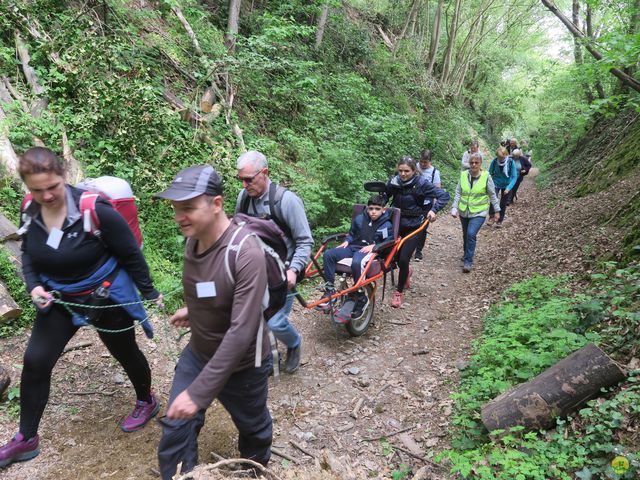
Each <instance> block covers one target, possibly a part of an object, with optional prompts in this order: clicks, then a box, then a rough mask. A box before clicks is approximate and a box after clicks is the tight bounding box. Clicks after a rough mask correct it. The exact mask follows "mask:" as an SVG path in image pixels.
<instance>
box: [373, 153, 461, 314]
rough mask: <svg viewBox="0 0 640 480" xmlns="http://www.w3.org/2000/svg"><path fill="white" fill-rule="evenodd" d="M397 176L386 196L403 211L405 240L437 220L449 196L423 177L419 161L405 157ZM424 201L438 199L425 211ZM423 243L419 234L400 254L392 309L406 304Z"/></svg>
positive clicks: (402, 227) (401, 233) (401, 214)
mask: <svg viewBox="0 0 640 480" xmlns="http://www.w3.org/2000/svg"><path fill="white" fill-rule="evenodd" d="M397 171H398V175H396V176H395V177H393V178H392V179H391V180H389V182H387V192H386V193H387V197H388V198H390V199H391V206H392V207H396V208H399V209H400V212H401V213H400V236H401V237H406V236H407V235H409V234H410V233H411V232H413V231H414V230H416V229H417V228H418V227H419V226H420V225H422V223H423V222H424V217H425V216H426V217H427V218H428V219H429V221H430V222H434V221H435V220H436V213H437V212H438V211H439V210H441V209H442V208H443V207H444V206H445V205H446V204H447V202H448V201H449V194H448V193H447V192H445V191H444V190H443V189H441V188H438V187H436V186H434V185H433V184H432V183H431V182H429V181H428V180H427V179H425V178H424V177H422V176H421V175H420V172H419V170H418V166H417V165H416V161H415V160H414V159H413V158H411V157H402V159H401V160H400V161H399V162H398V165H397ZM425 199H435V202H433V203H432V206H431V209H430V210H429V211H425V210H424V208H423V206H424V203H425ZM419 241H420V235H414V236H413V237H411V238H409V239H408V240H407V241H406V242H405V243H404V244H403V245H402V248H401V249H400V252H398V270H399V272H398V284H397V286H396V291H395V292H393V297H392V298H391V306H392V307H395V308H398V307H401V306H402V303H403V302H404V289H405V288H407V287H408V286H409V276H410V270H409V261H410V260H411V256H412V255H413V252H414V251H415V249H416V246H417V245H418V242H419Z"/></svg>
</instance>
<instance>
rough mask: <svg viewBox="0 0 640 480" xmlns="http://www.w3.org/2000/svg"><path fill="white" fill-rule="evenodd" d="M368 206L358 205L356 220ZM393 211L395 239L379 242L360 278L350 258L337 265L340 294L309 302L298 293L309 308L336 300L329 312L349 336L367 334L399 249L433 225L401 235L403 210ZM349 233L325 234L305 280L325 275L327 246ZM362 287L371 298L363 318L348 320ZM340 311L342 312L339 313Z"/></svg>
mask: <svg viewBox="0 0 640 480" xmlns="http://www.w3.org/2000/svg"><path fill="white" fill-rule="evenodd" d="M365 190H367V191H372V192H384V191H385V184H384V183H382V182H368V183H366V184H365ZM366 208H367V206H366V205H362V204H356V205H354V206H353V212H352V218H351V219H352V221H353V220H354V219H355V218H356V217H357V216H358V215H359V214H361V213H362V212H363V211H364V210H365V209H366ZM389 210H390V211H391V223H392V225H393V238H392V239H391V240H387V241H385V242H383V243H379V244H377V245H376V246H375V247H374V249H373V251H372V252H371V255H370V257H369V259H368V261H367V262H366V264H365V265H364V267H363V268H362V274H361V275H360V278H357V279H356V278H353V276H352V273H351V259H350V258H349V259H345V260H341V261H340V262H338V263H337V265H336V293H335V294H333V295H332V296H331V297H323V298H321V299H318V300H315V301H309V302H307V301H306V300H305V299H304V298H303V297H302V295H301V294H300V293H299V292H298V293H296V296H297V298H298V301H299V302H300V303H301V304H302V306H304V307H305V308H310V309H311V308H316V307H319V306H320V305H322V304H325V303H326V302H327V301H328V300H329V301H332V305H331V306H330V308H328V309H326V311H325V313H327V314H328V315H329V316H330V317H331V320H332V322H333V323H335V324H344V326H345V328H346V329H347V332H349V335H351V336H353V337H359V336H361V335H363V334H364V333H365V332H366V331H367V330H368V329H369V326H370V325H371V323H372V321H373V313H374V309H375V304H376V293H377V291H378V280H380V279H383V288H382V299H383V300H384V291H385V288H386V280H387V274H388V273H389V272H391V275H392V277H391V278H392V282H393V271H394V270H395V268H396V257H397V255H398V252H399V251H400V249H401V248H402V246H403V245H404V243H405V242H406V241H407V240H408V239H409V238H411V237H413V236H414V235H419V234H420V233H421V232H422V231H424V230H425V229H426V228H427V226H428V225H429V220H427V219H426V218H425V220H424V221H423V222H422V224H421V225H420V226H419V227H418V228H417V229H416V230H413V231H412V232H411V233H410V234H408V235H407V236H405V237H399V236H398V235H399V230H400V215H401V211H400V209H398V208H394V207H389ZM346 236H347V234H346V233H339V234H335V235H330V236H327V237H324V238H323V239H322V240H321V244H320V247H319V248H318V251H317V252H316V253H315V255H313V257H312V258H311V261H310V262H309V264H308V265H307V268H306V269H305V273H304V279H305V280H307V279H313V278H318V277H322V278H324V271H323V268H322V265H321V264H320V262H319V259H320V258H321V255H322V254H323V252H324V251H325V250H327V246H328V245H329V244H332V243H339V242H342V241H343V240H344V239H345V237H346ZM360 289H362V291H363V292H364V293H365V294H366V296H367V298H368V300H369V302H368V305H367V307H366V308H365V309H364V311H363V314H362V315H361V316H360V317H358V318H350V319H345V314H348V313H349V312H350V310H352V309H353V305H354V300H353V294H354V293H356V292H357V291H358V290H360ZM340 314H342V315H341V316H339V315H340ZM338 318H339V320H338Z"/></svg>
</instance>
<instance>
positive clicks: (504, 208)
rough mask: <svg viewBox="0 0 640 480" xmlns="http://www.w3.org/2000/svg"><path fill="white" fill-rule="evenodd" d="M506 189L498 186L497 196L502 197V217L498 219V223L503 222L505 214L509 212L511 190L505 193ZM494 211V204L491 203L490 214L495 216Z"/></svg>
mask: <svg viewBox="0 0 640 480" xmlns="http://www.w3.org/2000/svg"><path fill="white" fill-rule="evenodd" d="M505 190H506V189H505V188H498V187H496V196H497V197H498V198H499V199H500V217H499V219H498V223H502V221H503V220H504V216H505V214H506V213H507V206H508V205H509V200H510V199H511V192H509V193H505ZM493 213H494V210H493V205H489V216H493Z"/></svg>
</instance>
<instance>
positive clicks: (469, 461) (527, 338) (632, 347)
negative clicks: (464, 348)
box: [439, 264, 640, 480]
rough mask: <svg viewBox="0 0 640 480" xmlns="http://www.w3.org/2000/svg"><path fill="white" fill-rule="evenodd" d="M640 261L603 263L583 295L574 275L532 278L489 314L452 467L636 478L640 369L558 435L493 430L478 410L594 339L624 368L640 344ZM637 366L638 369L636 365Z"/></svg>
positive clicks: (505, 473) (461, 401) (460, 396)
mask: <svg viewBox="0 0 640 480" xmlns="http://www.w3.org/2000/svg"><path fill="white" fill-rule="evenodd" d="M638 280H640V267H638V266H635V267H628V268H623V269H617V268H616V266H615V264H608V265H605V268H604V270H603V271H602V273H598V274H593V275H592V276H591V277H590V286H589V288H588V289H587V290H586V291H585V293H582V294H576V293H574V292H573V289H574V288H575V284H572V283H570V281H569V279H568V278H565V277H558V278H547V277H534V278H532V279H530V280H527V281H524V282H520V283H517V284H515V285H514V286H513V287H512V288H511V289H510V290H508V291H507V292H506V298H505V300H504V301H503V302H502V303H501V304H500V305H499V306H496V307H493V308H492V309H491V310H490V311H489V313H488V315H487V317H486V319H485V331H484V334H483V335H482V337H481V338H480V339H479V341H478V342H477V344H476V347H475V350H476V351H475V354H474V356H473V357H472V360H471V363H470V366H469V368H468V369H467V370H465V372H464V376H463V378H462V381H461V386H460V390H459V392H458V393H456V394H454V399H455V400H456V413H455V416H454V420H453V424H454V426H455V433H454V439H453V441H452V449H450V450H447V451H445V452H442V453H441V454H440V455H439V458H441V459H447V460H448V462H450V465H451V467H452V471H453V472H458V473H460V474H461V475H462V476H463V477H464V478H474V479H494V478H498V479H505V480H506V479H514V478H515V479H522V480H525V479H532V480H533V479H540V480H542V479H550V478H552V479H572V478H576V477H578V478H581V479H586V478H612V479H613V478H616V479H623V478H629V479H630V478H636V475H637V474H638V472H639V471H640V458H639V457H638V456H637V453H636V452H637V439H636V438H635V436H634V435H635V433H634V432H635V427H634V422H635V420H634V419H637V418H638V414H640V370H637V369H636V370H632V371H631V372H629V378H628V379H627V381H626V382H625V383H624V384H623V385H622V388H621V389H619V390H618V389H616V390H615V391H612V392H609V393H607V394H606V395H605V397H604V398H602V399H598V400H593V401H590V402H588V404H587V406H586V407H585V408H583V409H581V410H580V411H579V412H577V413H576V414H575V415H574V416H573V417H570V418H568V419H566V420H558V423H557V427H556V429H555V430H551V431H546V432H543V431H540V432H526V433H525V432H524V431H523V429H522V428H521V427H515V428H512V429H510V430H509V431H507V432H505V431H496V432H492V433H491V435H488V434H487V432H486V431H484V428H483V426H482V423H481V421H480V408H481V407H482V405H483V404H485V403H486V402H488V401H489V400H491V399H492V398H494V397H496V396H497V395H499V394H500V393H502V392H503V391H505V390H507V389H508V388H510V387H512V386H514V385H516V384H518V383H521V382H524V381H527V380H529V379H531V378H533V377H534V376H536V375H537V374H539V373H541V372H542V371H544V370H545V369H546V368H548V367H549V366H551V365H553V364H555V363H556V362H557V361H559V360H561V359H562V358H564V357H566V356H567V355H568V354H569V353H571V352H573V351H575V350H577V349H578V348H580V347H582V346H583V345H585V344H586V343H588V342H596V343H598V344H599V345H600V346H601V347H602V348H604V349H605V350H606V351H607V352H608V353H609V354H612V355H614V356H615V358H617V359H618V360H619V361H621V362H622V363H623V364H626V363H628V361H629V360H630V359H631V358H632V357H633V356H635V355H637V352H638V351H639V349H640V332H639V331H638V329H637V325H638V322H639V320H640V314H639V313H638V311H639V309H640V283H639V282H638ZM636 368H637V367H636ZM616 455H623V456H625V457H626V458H627V459H628V460H629V462H631V469H630V470H629V471H628V472H627V473H625V474H624V475H619V476H616V475H615V474H614V473H613V471H612V468H611V461H612V460H613V458H614V457H615V456H616Z"/></svg>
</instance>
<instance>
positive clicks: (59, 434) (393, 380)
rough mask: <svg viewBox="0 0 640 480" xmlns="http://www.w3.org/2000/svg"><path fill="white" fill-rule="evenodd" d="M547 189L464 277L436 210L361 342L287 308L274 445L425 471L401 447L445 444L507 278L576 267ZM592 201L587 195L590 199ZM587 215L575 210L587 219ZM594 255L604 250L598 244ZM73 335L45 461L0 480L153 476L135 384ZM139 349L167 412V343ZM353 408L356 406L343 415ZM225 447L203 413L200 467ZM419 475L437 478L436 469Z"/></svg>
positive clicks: (375, 474)
mask: <svg viewBox="0 0 640 480" xmlns="http://www.w3.org/2000/svg"><path fill="white" fill-rule="evenodd" d="M556 194H557V195H558V198H560V196H561V195H562V194H563V192H562V191H558V192H548V191H547V192H543V193H540V192H538V191H537V190H536V189H535V188H534V186H533V182H532V181H531V179H527V180H526V181H525V183H524V184H523V186H522V188H521V191H520V198H521V200H520V201H519V202H518V203H517V204H516V205H514V206H513V207H511V208H510V209H509V210H508V212H507V220H506V221H505V227H504V228H503V229H500V230H497V229H494V228H489V227H484V228H483V229H482V230H481V233H480V235H479V240H478V248H477V252H476V266H475V268H474V271H473V272H472V273H471V274H464V273H462V270H461V262H460V257H461V254H462V238H461V233H460V226H459V221H458V220H456V219H453V218H452V217H450V216H449V215H445V214H441V215H440V216H439V218H438V221H437V222H436V223H435V224H433V225H432V226H431V227H430V231H431V233H432V235H430V236H429V238H428V241H427V246H426V248H425V261H423V262H421V263H414V264H413V268H414V274H413V278H412V286H411V290H410V291H409V292H408V293H407V301H406V304H405V306H404V307H403V308H401V309H392V308H390V307H389V306H388V302H389V299H390V291H389V290H387V297H386V299H385V301H384V302H381V301H380V299H378V305H377V306H376V316H375V318H376V324H375V325H374V326H373V327H372V328H371V329H370V330H369V332H367V334H365V335H364V336H363V337H360V338H356V339H352V338H350V337H349V336H348V335H347V333H346V332H345V331H344V330H342V329H336V328H334V327H333V326H332V325H331V324H330V320H328V317H326V316H324V315H322V314H320V313H318V312H315V311H308V310H304V309H302V308H300V307H299V306H298V307H296V310H295V315H294V317H293V319H294V320H293V321H294V323H295V324H296V325H297V326H298V327H299V328H300V330H301V332H302V334H303V339H304V340H303V342H304V344H303V352H304V353H303V364H302V367H301V368H300V370H299V372H298V373H296V374H295V375H293V376H288V375H282V376H281V379H280V382H279V383H278V384H277V385H274V386H272V388H271V390H270V407H271V411H272V415H273V417H274V446H275V447H276V448H277V449H279V450H281V451H284V452H286V453H287V454H288V455H290V456H292V457H295V458H296V459H298V460H299V461H300V462H301V463H302V465H303V466H304V465H309V466H310V465H312V462H313V459H312V458H311V457H310V456H308V455H306V454H305V453H302V452H301V451H300V450H298V449H296V448H294V446H293V445H292V443H291V441H294V442H295V443H297V444H299V445H300V446H302V447H303V448H305V449H306V450H308V451H309V452H310V453H312V454H318V453H319V452H320V450H321V449H322V448H328V449H330V450H332V451H333V452H334V453H336V454H337V455H339V456H343V455H344V456H348V458H349V460H350V462H351V464H352V466H353V468H355V469H356V471H357V472H360V473H361V474H362V478H365V477H369V478H391V472H392V471H393V470H394V469H398V468H399V465H400V464H404V465H408V466H409V467H412V468H413V470H414V471H415V470H416V469H417V468H418V467H420V466H423V465H425V464H426V465H429V463H428V462H425V461H423V460H419V459H418V458H416V457H415V456H412V455H411V454H409V453H406V451H411V450H412V449H413V450H415V453H416V454H417V455H418V456H423V457H426V458H431V456H432V455H433V454H434V453H435V452H437V451H439V450H441V449H442V448H444V447H446V445H447V441H448V439H447V427H448V425H449V417H450V415H451V404H452V401H451V400H450V398H449V396H450V394H451V393H452V391H453V390H454V389H455V386H456V384H457V379H458V376H459V370H460V369H461V368H464V366H465V361H466V359H467V358H468V356H469V354H470V344H471V341H472V340H473V339H474V338H476V337H477V336H478V334H479V332H480V331H481V319H482V316H483V315H484V313H485V311H486V310H487V309H488V308H489V306H490V304H491V303H492V302H493V301H495V300H496V298H497V297H498V295H499V293H500V292H501V291H502V290H503V288H504V287H505V286H507V285H509V284H510V283H512V282H513V281H516V280H517V279H518V278H522V277H524V276H527V275H529V274H531V273H535V272H542V273H551V272H556V271H558V270H560V271H562V270H567V271H568V270H573V269H575V268H579V264H580V263H581V260H582V256H583V254H584V252H583V250H584V249H583V248H582V245H581V244H579V243H578V242H572V241H571V236H572V232H573V234H575V236H576V238H579V239H580V240H581V241H582V242H586V241H587V240H588V239H585V238H584V235H582V234H583V233H584V232H583V231H582V230H581V228H580V225H579V224H578V227H576V228H575V229H574V230H571V229H570V228H568V227H566V226H562V225H556V224H555V219H551V218H550V217H553V216H558V215H561V214H562V212H563V211H564V210H566V208H570V207H571V205H572V204H577V202H576V201H574V200H567V201H566V202H565V203H564V204H563V207H562V208H550V206H552V205H548V203H549V202H552V203H553V198H554V195H556ZM562 198H564V197H562ZM598 201H601V199H597V198H596V199H594V200H593V202H594V205H596V204H597V202H598ZM583 202H584V201H583ZM588 207H589V205H586V207H585V208H587V209H588ZM574 217H576V216H575V215H572V218H574ZM580 218H582V217H580V216H577V220H580ZM588 220H589V217H588V216H585V219H584V221H585V222H587V221H588ZM543 222H544V223H543ZM558 241H560V242H561V243H560V245H558V244H557V242H558ZM534 242H535V243H534ZM533 245H535V248H536V250H537V255H536V256H535V257H532V255H531V248H532V246H533ZM602 248H608V246H607V245H606V244H602ZM592 251H593V249H592ZM158 330H161V329H158ZM162 333H163V332H160V334H162ZM83 340H89V341H92V342H93V345H92V346H91V347H89V348H85V349H82V350H78V351H74V352H69V353H67V354H66V355H64V356H63V357H62V359H61V360H60V362H59V363H58V365H57V366H56V369H55V371H54V378H53V386H52V393H51V400H50V402H49V405H48V407H47V410H46V411H45V416H44V419H43V423H42V427H41V436H42V441H41V444H42V453H41V454H40V456H38V457H37V458H36V459H34V460H32V461H30V462H26V463H23V464H17V465H13V466H11V467H9V468H8V469H5V470H3V471H0V478H12V479H15V478H19V479H39V480H40V479H42V480H45V479H59V478H65V479H81V480H84V479H89V478H93V479H102V478H109V479H122V480H125V479H145V478H148V479H152V478H157V476H156V474H154V472H155V471H156V468H157V461H156V450H155V449H156V447H157V442H158V439H159V436H160V428H159V426H158V425H157V424H156V423H155V422H152V423H151V424H150V425H149V426H148V427H146V428H145V429H143V430H142V431H141V432H136V433H133V434H124V433H122V432H121V431H120V429H119V422H120V421H121V419H122V417H123V416H124V415H125V414H126V413H127V412H128V411H129V410H130V408H131V407H132V403H133V400H132V399H133V389H132V388H131V387H130V385H129V383H128V381H124V382H123V376H122V373H121V370H120V368H119V367H118V366H117V365H115V363H114V360H113V359H112V358H111V357H110V356H109V355H108V353H107V352H106V350H105V348H104V347H103V346H102V344H101V343H100V342H99V340H98V339H97V336H96V335H95V334H94V333H93V332H90V331H86V330H85V331H83V332H81V333H80V334H79V335H77V336H76V337H75V338H74V339H73V340H72V342H71V344H77V343H79V342H81V341H83ZM139 341H140V343H141V345H142V348H143V350H144V351H145V352H148V355H149V358H150V362H151V365H152V370H153V373H154V385H155V388H156V391H157V392H158V393H159V395H160V397H161V398H162V400H163V410H162V412H164V407H165V405H164V403H166V397H167V393H168V388H169V382H170V380H171V377H172V369H173V363H172V361H171V360H169V359H168V358H167V355H166V354H165V352H166V348H165V346H166V343H163V342H161V343H159V344H156V343H155V342H153V341H149V340H147V339H146V338H144V337H143V336H142V335H141V334H140V333H139ZM25 343H26V336H24V337H20V338H12V339H9V340H3V341H2V342H1V343H0V348H1V349H2V350H1V352H0V362H1V363H2V364H3V365H7V366H13V368H12V370H13V371H12V377H13V378H14V379H16V378H18V377H19V370H18V369H17V368H16V367H15V365H16V364H18V363H20V362H21V356H22V352H23V350H24V345H25ZM360 401H362V406H361V408H360V409H359V411H358V413H357V415H355V416H356V417H357V418H353V416H352V415H351V414H352V412H353V410H354V408H355V406H356V405H357V404H358V403H359V402H360ZM403 429H408V430H407V431H406V432H405V434H404V435H394V436H392V437H390V438H389V443H390V444H391V445H394V446H397V447H401V448H395V449H389V448H385V446H384V445H383V444H382V443H381V441H380V440H372V441H367V440H365V439H367V438H375V437H380V436H383V435H388V434H390V433H393V432H397V431H398V430H403ZM15 431H17V422H16V420H15V419H6V418H5V419H3V421H2V425H1V426H0V438H1V439H2V440H3V441H4V439H7V438H9V437H10V435H12V434H13V433H15ZM412 441H413V442H415V445H413V444H412ZM235 444H236V434H235V429H234V428H233V425H232V424H231V422H230V420H229V419H228V417H227V415H226V413H225V412H224V411H223V410H222V409H221V408H220V407H219V406H217V405H216V406H215V407H214V408H211V409H210V410H209V412H208V418H207V424H206V426H205V428H204V429H203V431H202V433H201V436H200V452H201V461H202V462H210V461H213V460H214V457H213V455H212V453H211V452H215V453H216V454H218V455H222V456H224V457H234V456H236V455H237V452H236V449H235ZM281 460H282V459H281V458H280V457H278V456H276V455H274V456H273V457H272V463H271V465H270V467H271V468H272V469H273V470H274V471H276V472H281V473H282V472H284V471H285V470H287V469H289V468H290V467H287V466H286V465H285V463H286V462H282V461H281ZM429 478H432V479H439V478H448V476H447V475H446V471H445V470H443V469H442V468H440V467H435V466H434V467H432V471H431V473H430V474H429Z"/></svg>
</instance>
